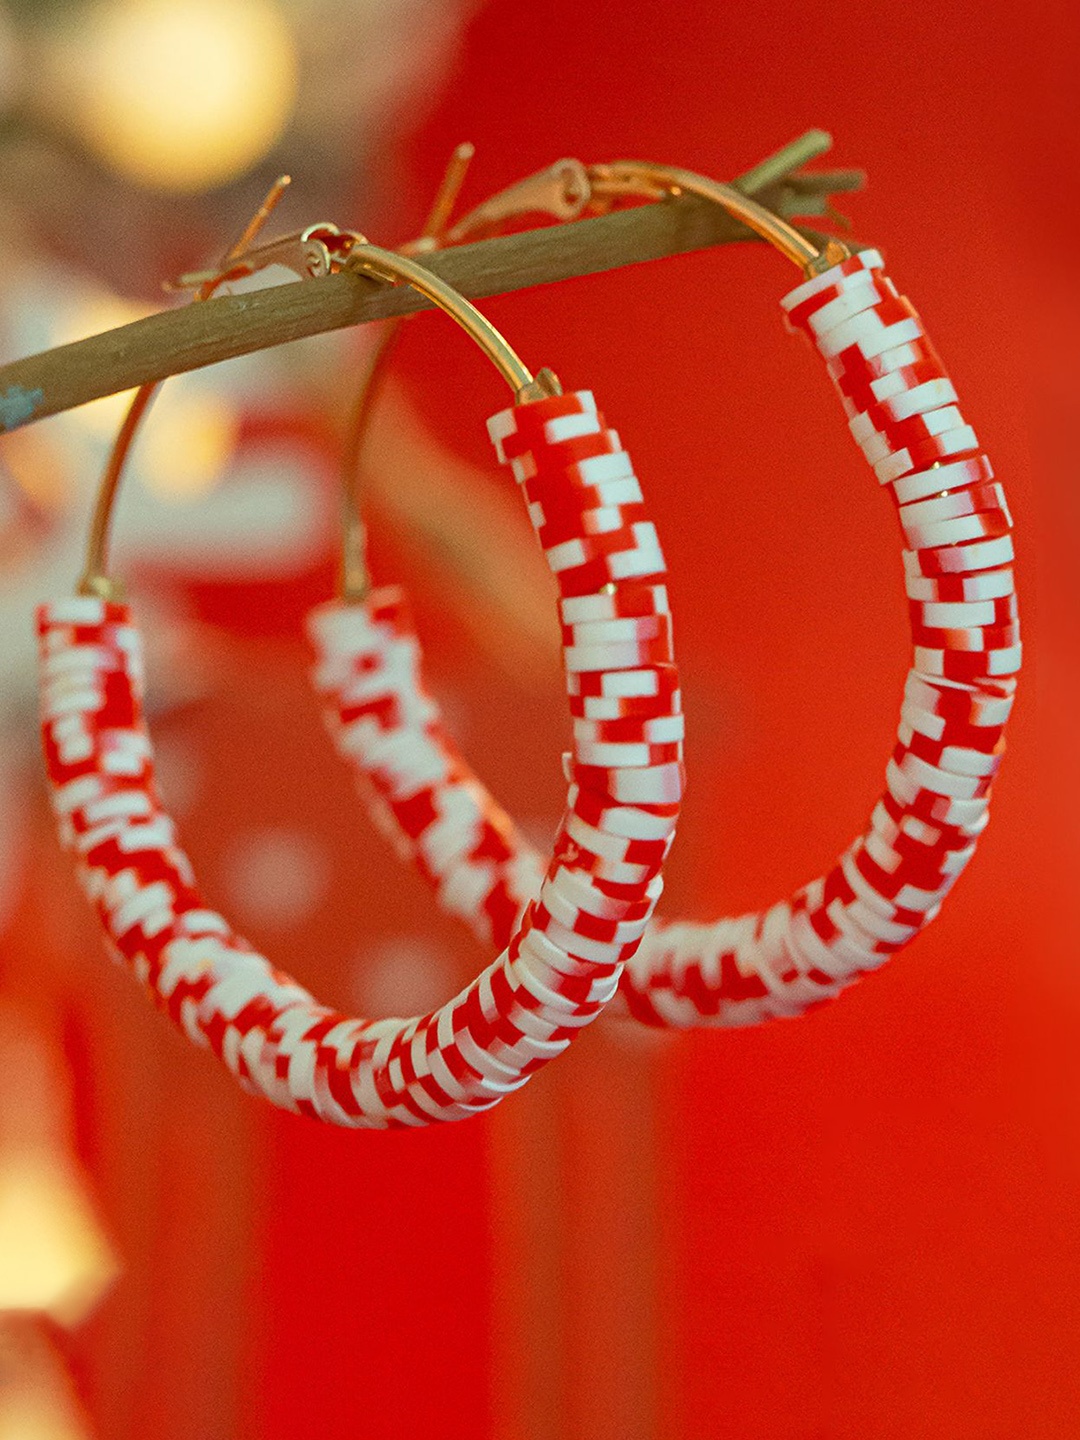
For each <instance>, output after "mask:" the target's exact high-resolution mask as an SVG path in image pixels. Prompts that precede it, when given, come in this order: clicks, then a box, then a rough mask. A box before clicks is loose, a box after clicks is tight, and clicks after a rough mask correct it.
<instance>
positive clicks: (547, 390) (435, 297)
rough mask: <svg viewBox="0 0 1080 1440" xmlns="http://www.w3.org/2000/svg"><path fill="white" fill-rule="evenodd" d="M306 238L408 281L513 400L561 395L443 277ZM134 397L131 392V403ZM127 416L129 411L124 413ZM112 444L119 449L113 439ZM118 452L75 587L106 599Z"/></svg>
mask: <svg viewBox="0 0 1080 1440" xmlns="http://www.w3.org/2000/svg"><path fill="white" fill-rule="evenodd" d="M268 213H269V212H268ZM245 233H247V232H245ZM310 237H315V239H316V241H317V243H318V244H322V245H323V246H324V248H325V249H326V251H327V256H326V259H327V265H328V267H329V269H331V270H334V271H343V270H354V271H357V272H359V273H360V274H364V275H368V276H370V277H371V278H372V279H375V280H380V281H382V282H384V283H385V284H390V285H397V284H405V285H408V286H410V287H411V288H412V289H414V290H416V291H417V292H418V293H419V294H421V295H423V296H424V297H425V298H426V299H428V300H430V301H431V303H432V304H433V305H434V306H436V307H437V308H438V309H440V310H442V311H444V312H445V313H446V314H447V315H449V316H450V318H451V319H452V320H454V321H455V322H456V323H457V324H458V325H459V326H460V327H461V328H462V329H463V330H464V331H465V332H466V334H467V335H468V336H469V337H470V338H471V339H472V340H473V341H474V342H475V343H476V344H477V345H478V346H479V347H480V349H481V350H482V351H483V353H484V354H485V355H486V356H487V357H488V359H489V360H490V361H491V363H492V364H493V365H494V366H495V369H496V370H498V372H499V374H500V375H501V376H502V377H503V379H504V380H505V381H506V382H507V384H508V385H509V386H510V388H511V390H513V391H514V394H515V399H516V401H517V403H519V404H520V403H522V402H526V401H529V400H534V399H539V398H541V397H542V396H545V395H559V394H561V393H562V387H561V386H560V384H559V381H558V379H557V377H556V376H555V375H554V374H553V373H552V372H551V371H550V370H548V369H546V368H545V369H542V370H540V371H538V372H537V374H536V375H535V377H534V375H533V373H532V371H531V370H529V369H528V367H527V366H526V365H525V363H524V362H523V361H522V360H521V358H520V357H519V356H518V354H517V352H516V351H515V350H514V349H513V348H512V346H511V345H510V344H509V343H508V342H507V340H506V339H505V337H504V336H503V335H502V333H501V332H500V331H499V330H498V329H497V328H496V327H495V326H494V325H493V324H492V323H491V322H490V321H489V320H488V319H486V318H485V317H484V316H483V315H482V314H481V313H480V311H479V310H478V309H477V308H476V306H475V305H473V304H472V303H471V302H470V301H468V300H466V299H465V297H464V295H461V294H459V293H458V291H456V290H455V289H454V288H453V286H451V285H448V284H447V283H446V281H445V280H441V279H440V278H439V277H438V276H437V275H434V274H433V273H432V272H431V271H430V270H427V269H425V267H424V266H423V265H420V264H418V263H417V262H416V261H415V260H412V259H410V258H409V257H408V256H405V255H398V254H396V253H395V252H394V251H392V250H384V249H382V248H381V247H380V246H378V245H372V244H371V243H370V242H369V241H368V240H367V238H366V237H365V236H363V235H359V234H356V233H355V232H352V231H341V230H338V229H337V227H336V226H331V225H327V226H312V227H310V228H309V229H308V230H307V231H304V232H303V236H302V238H304V239H308V238H310ZM277 249H278V245H277V243H276V242H275V243H274V244H271V245H270V246H267V247H263V251H262V253H263V254H265V253H267V252H276V250H277ZM255 253H256V252H254V251H248V252H245V255H244V260H245V263H247V262H248V261H250V260H251V259H252V257H253V256H254V255H255ZM231 258H233V257H232V256H229V257H227V260H228V259H231ZM231 273H232V272H231V271H230V270H228V269H227V268H226V269H224V270H223V271H222V273H221V274H219V275H217V276H213V275H211V276H209V277H207V279H206V280H204V281H202V282H201V288H200V291H199V297H200V298H208V297H209V295H210V294H212V293H213V289H214V288H215V287H216V285H218V284H220V283H221V281H222V280H224V279H225V278H227V276H228V275H229V274H231ZM207 287H209V288H207ZM154 388H155V387H153V386H146V387H143V389H146V390H149V391H150V392H151V393H152V391H153V389H154ZM140 393H141V392H140ZM139 398H140V397H139V395H137V396H136V402H137V401H138V400H139ZM148 398H149V397H148V396H147V399H146V400H144V401H143V403H142V405H141V407H140V409H139V410H138V412H137V413H136V414H135V417H134V423H135V424H137V423H138V419H139V417H140V416H141V414H142V413H143V411H144V410H145V408H146V403H147V400H148ZM136 402H133V403H132V410H135V403H136ZM130 418H131V412H130V411H129V419H130ZM133 430H134V425H131V426H130V427H129V426H128V425H127V424H125V426H124V429H123V431H122V435H123V434H126V435H127V444H128V446H130V434H131V433H133ZM115 448H120V442H119V439H118V443H117V447H114V449H115ZM124 453H126V450H125V451H122V454H121V463H120V464H119V465H112V464H110V466H109V467H108V469H107V471H106V474H105V477H104V478H103V481H102V484H101V487H100V489H99V491H98V497H97V502H96V504H95V507H94V518H93V522H92V525H91V532H90V540H89V543H88V546H87V563H86V569H85V572H84V574H83V577H82V579H81V580H80V582H79V587H78V589H79V593H80V594H84V595H97V596H100V597H101V598H103V599H108V600H113V599H119V598H120V593H121V592H120V589H119V586H118V585H117V583H116V582H115V581H114V580H112V579H111V578H110V577H109V575H108V574H107V573H106V559H107V549H108V538H109V531H110V526H111V521H112V514H113V510H114V508H115V501H116V495H117V491H118V489H119V480H120V473H121V470H122V468H123V467H122V458H123V454H124Z"/></svg>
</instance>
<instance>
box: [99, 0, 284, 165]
mask: <svg viewBox="0 0 1080 1440" xmlns="http://www.w3.org/2000/svg"><path fill="white" fill-rule="evenodd" d="M79 52H80V53H79V70H78V75H77V77H73V78H74V87H73V88H74V89H75V92H76V96H77V102H76V107H75V114H74V117H73V118H74V120H75V124H76V126H77V127H78V129H79V130H80V132H81V133H82V135H83V137H84V139H85V140H86V141H87V143H88V144H89V145H91V146H92V148H94V149H95V150H96V151H97V152H98V153H99V154H100V155H101V156H102V158H103V159H104V160H106V161H107V162H108V164H110V165H111V166H113V168H115V169H116V170H118V171H120V173H121V174H123V175H125V176H127V177H129V178H130V179H132V180H136V181H138V182H139V183H140V184H143V185H149V186H153V187H156V188H160V189H168V190H178V191H189V192H191V191H200V190H208V189H211V188H212V187H213V186H215V185H222V184H224V183H225V182H227V181H228V180H231V179H233V178H234V177H236V176H238V175H242V174H243V173H244V172H245V171H247V170H248V169H250V168H251V167H252V166H253V165H255V164H256V163H257V162H258V161H259V160H261V159H262V157H263V156H264V155H265V154H266V153H267V152H268V151H269V150H270V148H271V146H272V145H273V144H274V142H275V141H276V140H277V138H278V136H279V135H280V134H281V132H282V130H283V129H284V127H285V125H286V123H287V122H288V119H289V116H290V114H291V111H292V107H293V103H294V99H295V94H296V61H295V55H294V51H293V45H292V39H291V37H290V34H289V30H288V27H287V26H286V24H285V21H284V18H283V17H282V15H281V13H280V11H279V10H278V8H277V6H276V5H275V4H274V3H273V0H117V3H113V4H109V5H108V6H107V7H105V8H104V9H103V10H98V11H96V12H95V16H94V23H93V28H92V30H90V31H89V33H87V32H84V33H83V34H82V35H81V36H80V44H79Z"/></svg>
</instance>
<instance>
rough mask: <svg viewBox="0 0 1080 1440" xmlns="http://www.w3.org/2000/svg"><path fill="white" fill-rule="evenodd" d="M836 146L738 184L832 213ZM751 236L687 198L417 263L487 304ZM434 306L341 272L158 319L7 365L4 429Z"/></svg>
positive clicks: (839, 174) (797, 150) (815, 142)
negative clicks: (829, 167) (828, 165)
mask: <svg viewBox="0 0 1080 1440" xmlns="http://www.w3.org/2000/svg"><path fill="white" fill-rule="evenodd" d="M829 144H830V141H829V137H828V136H827V135H825V134H824V133H823V132H822V131H809V132H808V133H807V134H806V135H804V136H800V137H799V138H798V139H797V140H795V141H793V142H792V143H791V144H790V145H787V146H785V147H784V148H783V149H782V150H780V151H778V152H777V153H776V154H775V155H773V156H770V157H768V158H767V159H766V160H764V161H762V162H761V164H760V165H757V166H755V167H754V169H753V170H751V171H748V172H747V174H746V175H745V176H743V177H742V178H741V180H740V181H738V182H737V183H738V184H740V186H741V187H742V188H744V189H745V190H746V191H747V193H753V194H755V196H756V198H758V199H760V200H761V201H762V203H764V204H766V205H768V206H769V207H770V208H771V209H774V210H776V212H777V213H778V214H780V215H783V216H784V217H785V218H793V217H798V218H802V217H806V216H813V215H822V214H826V213H831V196H832V195H834V194H838V193H841V192H844V191H850V190H854V189H857V188H859V186H861V184H862V183H863V176H862V173H861V172H860V171H856V170H838V171H831V172H820V173H815V172H811V171H801V172H800V171H798V167H799V166H801V165H803V164H804V163H805V162H806V160H807V159H808V158H813V157H814V156H816V155H819V154H821V153H823V152H824V151H825V150H826V149H828V146H829ZM806 233H807V234H808V235H810V236H811V237H813V235H814V232H812V231H807V232H806ZM753 239H756V237H755V236H753V235H752V234H751V232H750V231H748V230H747V229H746V228H745V226H743V225H741V224H740V223H739V222H738V221H737V220H733V219H732V218H731V217H730V216H729V215H727V214H726V213H725V212H724V211H722V210H720V209H719V208H718V207H717V206H715V205H710V204H709V203H707V202H706V201H703V200H700V199H698V198H696V197H694V196H690V195H682V196H679V197H677V198H671V199H667V200H664V201H660V202H658V203H656V204H646V205H640V206H637V207H635V208H633V209H628V210H621V211H616V212H614V213H612V214H609V215H603V216H598V217H595V218H593V219H586V220H575V221H573V222H571V223H568V224H565V225H551V226H547V227H544V228H542V229H537V230H529V231H525V232H522V233H519V234H515V235H507V236H499V237H497V238H495V239H491V240H482V241H478V242H476V243H474V244H470V245H460V246H456V247H454V248H452V249H447V250H443V251H436V252H434V253H432V254H429V255H424V256H423V257H417V258H418V259H420V261H421V263H422V264H423V265H424V266H425V267H426V268H428V269H429V270H431V271H432V272H433V273H434V274H436V275H438V276H440V277H441V278H442V279H444V280H446V281H448V282H449V283H450V284H451V285H453V286H454V287H455V288H456V289H458V290H459V291H460V292H461V293H462V294H463V295H465V296H467V297H468V298H469V299H480V298H483V297H484V296H489V295H500V294H508V293H510V292H512V291H515V290H524V289H528V288H530V287H531V286H534V285H549V284H552V283H554V282H556V281H559V280H567V279H570V278H572V277H574V276H579V275H593V274H599V273H601V272H603V271H607V270H615V269H619V268H621V267H623V266H627V265H636V264H640V263H643V262H645V261H647V260H657V259H661V258H662V257H664V256H667V255H680V254H685V253H687V252H688V251H692V250H701V249H705V248H708V247H710V246H713V245H725V244H730V243H732V242H734V241H743V240H753ZM428 303H429V302H427V301H426V300H424V298H423V297H422V296H420V295H418V294H417V293H416V291H415V290H412V289H410V288H407V287H405V286H400V287H394V288H391V287H388V286H386V285H384V284H380V283H379V282H377V281H373V280H369V279H367V278H366V277H364V276H362V275H356V274H339V275H330V276H326V277H325V278H323V279H319V280H312V281H307V282H304V283H302V284H296V285H280V286H275V287H273V288H271V289H267V290H259V291H255V292H252V293H250V294H246V295H229V296H222V297H220V298H217V299H212V300H207V301H205V302H204V303H202V304H200V305H186V306H184V307H182V308H178V309H175V310H168V311H163V312H162V313H160V314H157V315H151V316H148V317H147V318H146V319H143V320H136V321H135V322H134V323H132V324H130V325H122V326H120V327H119V328H118V329H115V330H108V331H105V332H104V333H102V334H100V335H91V336H89V337H88V338H87V339H85V340H76V341H74V342H73V343H72V344H69V345H60V346H57V347H56V348H55V349H53V350H47V351H44V352H43V353H41V354H39V355H31V356H28V357H26V358H25V359H22V360H15V361H12V362H11V363H10V364H8V365H4V366H2V367H0V429H4V430H14V429H18V428H19V427H20V426H22V425H25V424H28V423H29V422H31V421H34V420H41V419H44V418H45V417H46V416H49V415H56V414H58V413H60V412H61V411H63V410H70V409H73V408H75V407H76V406H78V405H85V404H86V403H87V402H88V401H90V400H96V399H99V398H100V397H101V396H103V395H113V394H116V393H117V392H118V391H122V390H128V389H131V388H132V387H134V386H137V385H143V384H146V383H148V382H152V381H158V380H164V379H166V378H167V377H168V376H170V375H178V374H181V373H183V372H185V371H188V370H197V369H200V368H201V367H203V366H205V365H213V364H216V363H217V362H218V361H220V360H228V359H231V358H233V357H234V356H237V355H248V354H251V353H252V352H253V351H256V350H264V349H268V348H270V347H272V346H276V345H284V344H287V343H288V342H289V341H291V340H299V339H302V338H304V337H306V336H309V335H317V334H320V333H322V332H324V331H329V330H338V329H341V328H342V327H344V326H347V325H358V324H361V323H364V322H367V321H370V320H382V319H385V318H387V317H389V316H393V315H405V314H408V313H410V312H411V311H414V310H420V309H424V308H427V307H428Z"/></svg>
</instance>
